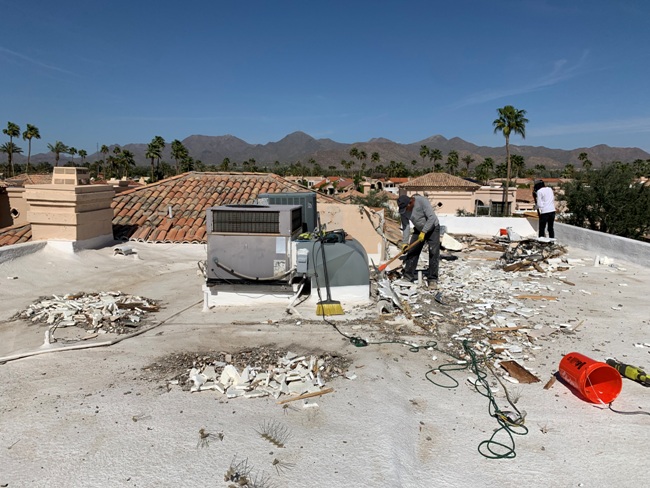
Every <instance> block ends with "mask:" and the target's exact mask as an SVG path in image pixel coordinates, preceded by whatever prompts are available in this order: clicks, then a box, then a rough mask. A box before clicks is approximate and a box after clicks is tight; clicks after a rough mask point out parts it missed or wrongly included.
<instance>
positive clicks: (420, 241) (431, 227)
mask: <svg viewBox="0 0 650 488" xmlns="http://www.w3.org/2000/svg"><path fill="white" fill-rule="evenodd" d="M397 205H398V207H399V213H400V217H401V219H402V234H403V235H402V249H405V248H406V247H408V246H409V245H411V244H413V243H414V242H416V241H417V244H416V245H415V246H413V247H412V248H411V249H410V250H409V251H408V252H407V253H406V260H405V262H404V272H403V273H402V278H403V279H405V280H408V281H415V278H416V276H415V268H416V267H417V265H418V260H419V259H420V253H421V252H422V248H423V247H424V243H425V242H426V243H427V244H429V270H428V272H427V281H428V287H429V289H430V290H435V289H436V288H437V287H438V265H439V261H440V222H439V221H438V217H437V216H436V214H435V212H434V211H433V208H432V207H431V203H430V202H429V199H428V198H426V197H423V196H421V195H413V196H412V197H408V196H407V195H401V196H400V197H399V198H398V199H397ZM409 222H412V223H413V227H414V229H413V230H414V232H413V234H412V235H411V236H410V239H409V234H410V233H411V226H410V224H409ZM407 243H408V244H407Z"/></svg>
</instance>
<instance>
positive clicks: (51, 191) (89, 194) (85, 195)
mask: <svg viewBox="0 0 650 488" xmlns="http://www.w3.org/2000/svg"><path fill="white" fill-rule="evenodd" d="M25 190H26V191H27V195H28V198H30V199H33V200H54V201H64V202H67V201H74V202H76V201H79V200H83V199H98V198H101V197H104V198H106V197H108V195H113V196H114V195H115V189H114V188H113V186H112V185H80V186H72V185H26V186H25ZM111 198H112V197H111Z"/></svg>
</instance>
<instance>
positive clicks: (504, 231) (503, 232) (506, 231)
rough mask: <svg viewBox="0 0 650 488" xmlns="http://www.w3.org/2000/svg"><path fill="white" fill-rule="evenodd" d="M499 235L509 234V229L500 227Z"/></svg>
mask: <svg viewBox="0 0 650 488" xmlns="http://www.w3.org/2000/svg"><path fill="white" fill-rule="evenodd" d="M499 235H500V236H507V235H508V229H499Z"/></svg>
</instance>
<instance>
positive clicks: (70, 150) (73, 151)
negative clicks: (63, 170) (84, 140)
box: [66, 146, 77, 166]
mask: <svg viewBox="0 0 650 488" xmlns="http://www.w3.org/2000/svg"><path fill="white" fill-rule="evenodd" d="M66 152H67V153H68V154H69V155H70V156H72V164H73V166H74V155H75V154H77V148H76V147H72V146H70V147H69V148H68V150H67V151H66Z"/></svg>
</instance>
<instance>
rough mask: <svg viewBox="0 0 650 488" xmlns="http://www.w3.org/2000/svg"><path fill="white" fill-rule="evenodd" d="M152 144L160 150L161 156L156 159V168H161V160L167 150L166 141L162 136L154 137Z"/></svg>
mask: <svg viewBox="0 0 650 488" xmlns="http://www.w3.org/2000/svg"><path fill="white" fill-rule="evenodd" d="M152 142H153V143H154V144H155V145H156V146H158V148H159V149H160V151H159V154H158V156H157V157H156V168H160V158H162V153H163V149H165V139H163V138H162V136H154V138H153V139H152Z"/></svg>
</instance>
